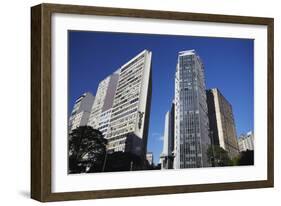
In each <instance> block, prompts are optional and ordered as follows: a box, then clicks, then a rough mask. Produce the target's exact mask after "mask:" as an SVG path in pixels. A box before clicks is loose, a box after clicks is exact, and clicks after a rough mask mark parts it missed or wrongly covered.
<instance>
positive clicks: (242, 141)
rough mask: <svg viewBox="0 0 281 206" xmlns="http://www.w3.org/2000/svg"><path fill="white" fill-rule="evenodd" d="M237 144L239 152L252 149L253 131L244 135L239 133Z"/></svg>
mask: <svg viewBox="0 0 281 206" xmlns="http://www.w3.org/2000/svg"><path fill="white" fill-rule="evenodd" d="M238 145H239V150H240V152H243V151H247V150H254V133H253V132H248V133H247V134H246V135H245V134H242V135H240V137H239V139H238Z"/></svg>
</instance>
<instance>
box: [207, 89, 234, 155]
mask: <svg viewBox="0 0 281 206" xmlns="http://www.w3.org/2000/svg"><path fill="white" fill-rule="evenodd" d="M207 103H208V117H209V124H210V137H211V140H212V143H213V144H214V145H219V146H220V147H222V148H223V149H224V150H226V151H227V152H228V155H229V157H230V158H233V157H235V156H237V155H239V148H238V143H237V135H236V128H235V121H234V116H233V112H232V106H231V104H230V103H229V102H228V101H227V100H226V98H225V97H224V96H223V95H222V94H221V92H220V91H219V90H218V89H217V88H215V89H210V90H207Z"/></svg>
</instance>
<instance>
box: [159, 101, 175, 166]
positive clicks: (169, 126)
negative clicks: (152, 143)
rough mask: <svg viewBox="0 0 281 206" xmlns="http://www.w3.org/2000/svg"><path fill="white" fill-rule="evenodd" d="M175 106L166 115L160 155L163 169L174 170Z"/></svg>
mask: <svg viewBox="0 0 281 206" xmlns="http://www.w3.org/2000/svg"><path fill="white" fill-rule="evenodd" d="M174 117H175V105H174V103H172V107H171V109H170V111H168V112H167V113H166V115H165V127H164V139H163V151H162V154H161V155H160V160H161V169H172V168H173V163H174V154H173V152H174V141H175V140H174V131H175V118H174Z"/></svg>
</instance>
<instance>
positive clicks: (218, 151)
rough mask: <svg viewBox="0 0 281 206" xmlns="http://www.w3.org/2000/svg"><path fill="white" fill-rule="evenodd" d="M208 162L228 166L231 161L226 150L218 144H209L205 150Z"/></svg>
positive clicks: (214, 165)
mask: <svg viewBox="0 0 281 206" xmlns="http://www.w3.org/2000/svg"><path fill="white" fill-rule="evenodd" d="M207 156H208V162H209V163H210V164H212V166H213V167H221V166H230V165H232V162H231V160H230V158H229V156H228V153H227V151H225V150H224V149H223V148H221V147H220V146H218V145H211V146H210V147H209V148H208V150H207Z"/></svg>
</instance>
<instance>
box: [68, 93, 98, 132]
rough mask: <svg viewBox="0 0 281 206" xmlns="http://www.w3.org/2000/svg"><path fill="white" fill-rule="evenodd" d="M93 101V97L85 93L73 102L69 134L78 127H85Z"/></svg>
mask: <svg viewBox="0 0 281 206" xmlns="http://www.w3.org/2000/svg"><path fill="white" fill-rule="evenodd" d="M94 99H95V97H94V96H93V95H92V94H91V93H90V92H86V93H84V94H83V95H81V96H80V97H79V98H78V99H77V100H76V101H75V104H74V107H73V109H72V112H71V115H70V117H69V124H68V130H69V132H70V131H72V130H74V129H76V128H77V127H79V126H85V125H87V123H88V120H89V116H90V113H91V108H92V105H93V102H94Z"/></svg>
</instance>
